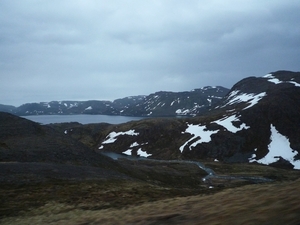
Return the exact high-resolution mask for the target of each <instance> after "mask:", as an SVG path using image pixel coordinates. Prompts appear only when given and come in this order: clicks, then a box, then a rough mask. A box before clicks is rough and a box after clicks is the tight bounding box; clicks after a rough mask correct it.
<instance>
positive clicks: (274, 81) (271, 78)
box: [263, 74, 300, 87]
mask: <svg viewBox="0 0 300 225" xmlns="http://www.w3.org/2000/svg"><path fill="white" fill-rule="evenodd" d="M263 78H268V81H269V82H272V83H274V84H281V83H290V84H294V85H295V86H296V87H300V84H299V83H297V82H295V81H281V80H279V79H278V78H276V77H274V76H273V74H267V75H265V76H263ZM292 80H293V79H292Z"/></svg>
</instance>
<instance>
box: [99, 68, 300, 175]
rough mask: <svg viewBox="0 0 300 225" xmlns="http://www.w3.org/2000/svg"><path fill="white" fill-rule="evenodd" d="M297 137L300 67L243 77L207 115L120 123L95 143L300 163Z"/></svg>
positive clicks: (165, 153) (165, 154) (161, 153)
mask: <svg viewBox="0 0 300 225" xmlns="http://www.w3.org/2000/svg"><path fill="white" fill-rule="evenodd" d="M128 131H131V132H130V133H128ZM132 134H134V135H132ZM112 135H113V139H111V137H112ZM299 137H300V73H299V72H289V71H278V72H274V73H270V74H268V75H265V76H263V77H249V78H246V79H243V80H241V81H240V82H238V83H237V84H235V85H234V86H233V87H232V89H231V90H230V92H229V93H228V94H227V95H226V96H225V97H224V98H223V99H222V100H221V101H220V102H219V104H218V105H217V106H215V107H214V110H212V111H211V112H210V113H209V114H206V116H205V117H204V116H203V117H195V118H187V119H185V120H175V119H173V120H163V119H153V120H147V121H137V122H132V123H131V125H130V126H129V125H128V124H126V125H119V126H117V127H114V129H113V130H107V131H106V133H105V134H104V135H103V139H102V140H100V141H99V142H98V145H97V147H98V150H104V151H105V150H106V151H108V150H109V151H116V152H118V153H124V154H132V155H140V156H147V157H152V158H164V159H170V158H188V159H195V158H198V159H211V160H216V161H224V162H250V163H254V162H256V163H262V164H271V165H276V164H278V165H279V166H282V167H289V168H291V167H294V168H296V169H300V154H299V153H300V138H299ZM108 140H111V141H109V142H108Z"/></svg>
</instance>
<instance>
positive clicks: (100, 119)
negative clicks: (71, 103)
mask: <svg viewBox="0 0 300 225" xmlns="http://www.w3.org/2000/svg"><path fill="white" fill-rule="evenodd" d="M22 117H23V118H25V119H28V120H32V121H34V122H37V123H41V124H50V123H69V122H78V123H81V124H89V123H110V124H120V123H126V122H129V121H133V120H141V119H144V118H143V117H130V116H107V115H87V114H80V115H33V116H22Z"/></svg>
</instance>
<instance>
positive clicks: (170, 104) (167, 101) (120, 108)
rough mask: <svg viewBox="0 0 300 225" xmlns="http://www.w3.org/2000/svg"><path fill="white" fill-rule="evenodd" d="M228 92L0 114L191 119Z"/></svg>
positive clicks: (27, 107) (31, 107)
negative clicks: (185, 117) (189, 117)
mask: <svg viewBox="0 0 300 225" xmlns="http://www.w3.org/2000/svg"><path fill="white" fill-rule="evenodd" d="M227 92H228V89H226V88H224V87H220V86H217V87H210V86H207V87H203V88H200V89H194V90H192V91H186V92H165V91H161V92H156V93H153V94H150V95H148V96H132V97H126V98H122V99H116V100H115V101H113V102H111V101H52V102H40V103H27V104H23V105H21V106H19V107H13V106H5V105H0V111H4V112H10V113H13V114H16V115H21V116H24V115H49V114H65V115H66V114H102V115H123V116H145V117H146V116H181V115H184V116H193V115H197V114H200V113H203V112H205V111H207V110H208V109H209V108H210V106H212V105H213V104H216V103H217V102H219V101H220V100H221V99H222V98H223V97H224V96H225V95H226V94H227Z"/></svg>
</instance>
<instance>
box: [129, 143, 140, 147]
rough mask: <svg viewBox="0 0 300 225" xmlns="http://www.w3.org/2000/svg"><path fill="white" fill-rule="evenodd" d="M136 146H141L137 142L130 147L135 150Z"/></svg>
mask: <svg viewBox="0 0 300 225" xmlns="http://www.w3.org/2000/svg"><path fill="white" fill-rule="evenodd" d="M136 146H139V144H138V143H137V142H134V143H132V144H131V145H130V148H133V147H136Z"/></svg>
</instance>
